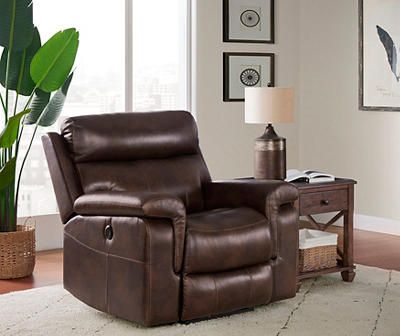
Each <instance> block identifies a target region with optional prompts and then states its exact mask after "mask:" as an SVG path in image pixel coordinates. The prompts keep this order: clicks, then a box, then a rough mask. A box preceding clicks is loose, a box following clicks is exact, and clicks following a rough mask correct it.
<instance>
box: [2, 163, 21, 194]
mask: <svg viewBox="0 0 400 336" xmlns="http://www.w3.org/2000/svg"><path fill="white" fill-rule="evenodd" d="M16 161H17V160H16V158H12V159H11V160H10V161H8V162H7V163H6V164H5V166H4V167H3V168H2V169H1V170H0V190H3V189H5V188H7V187H9V186H10V185H11V184H12V183H14V181H15V164H16Z"/></svg>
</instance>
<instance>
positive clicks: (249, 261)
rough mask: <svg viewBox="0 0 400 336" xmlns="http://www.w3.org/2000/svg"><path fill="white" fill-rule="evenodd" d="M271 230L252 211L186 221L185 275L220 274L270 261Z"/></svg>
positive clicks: (219, 213) (192, 217)
mask: <svg viewBox="0 0 400 336" xmlns="http://www.w3.org/2000/svg"><path fill="white" fill-rule="evenodd" d="M272 246H273V243H272V241H271V232H270V226H269V223H268V221H267V219H266V218H265V216H263V215H262V214H260V213H259V212H257V211H255V210H252V209H250V208H235V209H216V210H213V211H208V212H201V213H197V214H193V215H190V216H188V217H187V231H186V250H185V260H184V268H183V271H184V273H186V274H188V273H206V272H221V271H226V270H232V269H236V268H240V267H248V266H253V265H258V264H263V263H266V262H267V261H268V260H270V259H271V256H272Z"/></svg>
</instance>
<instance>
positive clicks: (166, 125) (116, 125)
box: [61, 111, 210, 212]
mask: <svg viewBox="0 0 400 336" xmlns="http://www.w3.org/2000/svg"><path fill="white" fill-rule="evenodd" d="M61 135H62V137H63V138H64V139H65V141H66V144H67V148H68V152H69V155H70V157H71V159H72V161H73V163H74V165H75V167H76V171H77V173H78V175H79V180H80V183H81V186H82V190H83V192H84V193H90V192H96V191H106V190H107V191H112V190H115V191H130V192H142V191H152V192H160V193H168V194H171V195H174V196H177V197H179V198H181V199H182V201H183V202H184V203H185V205H186V207H187V210H188V212H195V211H200V210H202V209H203V200H202V193H201V186H202V184H203V183H204V182H208V181H210V175H209V172H208V169H207V167H206V164H205V162H204V160H203V157H202V154H201V151H200V148H199V142H198V133H197V127H196V123H195V121H194V118H193V117H192V115H191V114H190V113H188V112H185V111H165V112H149V113H117V114H102V115H88V116H78V117H72V118H68V119H66V120H65V122H64V123H63V125H62V127H61Z"/></svg>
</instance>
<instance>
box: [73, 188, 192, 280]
mask: <svg viewBox="0 0 400 336" xmlns="http://www.w3.org/2000/svg"><path fill="white" fill-rule="evenodd" d="M74 211H75V212H76V213H77V214H78V215H93V216H118V217H119V216H135V217H136V216H137V217H151V218H168V219H171V221H172V225H173V230H174V240H175V242H174V244H175V258H174V269H175V272H179V271H180V270H181V267H182V260H183V249H184V243H185V230H186V209H185V205H184V204H183V202H182V201H181V200H180V199H179V198H177V197H174V196H170V195H163V194H157V193H133V192H117V191H104V192H96V193H92V194H85V195H82V196H80V197H79V198H77V200H76V201H75V203H74Z"/></svg>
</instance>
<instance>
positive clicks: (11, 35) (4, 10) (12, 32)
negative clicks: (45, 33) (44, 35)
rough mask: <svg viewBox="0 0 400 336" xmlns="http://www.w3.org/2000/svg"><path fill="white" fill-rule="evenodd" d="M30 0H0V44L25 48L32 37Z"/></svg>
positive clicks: (18, 49) (14, 48)
mask: <svg viewBox="0 0 400 336" xmlns="http://www.w3.org/2000/svg"><path fill="white" fill-rule="evenodd" d="M33 28H34V26H33V19H32V0H0V45H1V46H3V47H4V48H8V49H10V44H12V51H21V50H24V49H25V48H27V47H28V46H29V45H30V43H31V41H32V37H33Z"/></svg>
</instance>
